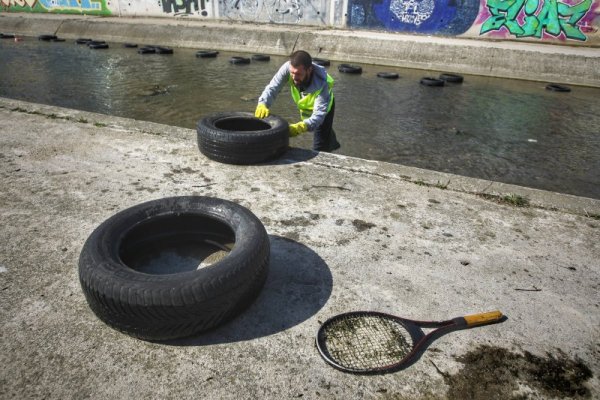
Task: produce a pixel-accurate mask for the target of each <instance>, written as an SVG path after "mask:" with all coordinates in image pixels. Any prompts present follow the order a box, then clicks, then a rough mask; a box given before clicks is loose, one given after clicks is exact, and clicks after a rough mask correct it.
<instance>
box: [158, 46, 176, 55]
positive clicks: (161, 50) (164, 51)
mask: <svg viewBox="0 0 600 400" xmlns="http://www.w3.org/2000/svg"><path fill="white" fill-rule="evenodd" d="M154 51H155V52H156V54H173V49H172V48H170V47H161V46H156V47H155V48H154Z"/></svg>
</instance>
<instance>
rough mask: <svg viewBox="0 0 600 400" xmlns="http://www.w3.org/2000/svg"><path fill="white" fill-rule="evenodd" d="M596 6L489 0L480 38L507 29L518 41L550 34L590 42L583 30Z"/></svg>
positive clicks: (538, 0)
mask: <svg viewBox="0 0 600 400" xmlns="http://www.w3.org/2000/svg"><path fill="white" fill-rule="evenodd" d="M592 5H593V1H592V0H582V1H581V2H579V3H577V4H568V3H566V2H561V1H558V0H487V3H486V7H487V9H488V10H489V15H488V16H487V18H486V19H485V21H484V22H483V24H482V25H481V31H480V34H481V35H483V34H486V33H488V32H492V31H499V30H501V29H505V31H507V32H508V33H509V34H510V35H513V36H515V37H517V38H521V37H535V38H542V37H543V35H544V34H547V35H551V36H553V37H555V38H558V37H564V38H566V39H572V40H587V37H586V35H585V33H584V32H583V31H582V28H584V29H585V27H587V26H588V24H587V21H583V19H584V17H585V15H586V14H590V16H591V15H592V14H593V13H591V12H590V11H591V9H592ZM582 23H583V24H582ZM580 24H581V25H580Z"/></svg>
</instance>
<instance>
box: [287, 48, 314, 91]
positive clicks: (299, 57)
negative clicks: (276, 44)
mask: <svg viewBox="0 0 600 400" xmlns="http://www.w3.org/2000/svg"><path fill="white" fill-rule="evenodd" d="M312 71H313V66H312V57H311V56H310V54H308V53H307V52H306V51H304V50H298V51H295V52H293V53H292V55H291V56H290V75H291V76H292V80H293V81H294V84H295V85H296V86H300V85H302V84H304V83H308V81H309V80H310V77H311V74H312Z"/></svg>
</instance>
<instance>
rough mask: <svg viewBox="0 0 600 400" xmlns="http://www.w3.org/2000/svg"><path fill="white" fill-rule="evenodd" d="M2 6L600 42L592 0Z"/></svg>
mask: <svg viewBox="0 0 600 400" xmlns="http://www.w3.org/2000/svg"><path fill="white" fill-rule="evenodd" d="M0 5H1V6H2V9H3V10H4V11H8V12H36V13H58V14H78V15H103V16H118V17H167V18H170V19H175V18H177V19H179V17H186V19H195V20H200V21H238V22H241V21H244V22H253V23H263V24H264V23H268V24H280V25H286V26H287V25H290V26H293V25H298V26H313V27H314V26H317V27H334V28H352V29H358V30H377V31H387V32H404V33H416V34H424V35H436V36H444V37H467V38H472V39H501V40H510V41H529V42H535V43H539V42H549V43H561V44H568V45H584V46H599V45H600V32H599V29H598V28H599V27H600V0H562V1H558V0H537V1H535V0H534V1H528V2H525V1H521V2H510V1H508V0H462V1H460V2H456V1H454V0H452V1H451V0H288V1H279V0H265V1H256V0H220V1H216V0H158V1H150V0H141V1H136V2H132V1H130V0H0Z"/></svg>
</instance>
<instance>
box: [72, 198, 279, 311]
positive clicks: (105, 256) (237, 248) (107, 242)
mask: <svg viewBox="0 0 600 400" xmlns="http://www.w3.org/2000/svg"><path fill="white" fill-rule="evenodd" d="M181 213H184V214H194V215H199V216H205V217H210V218H213V219H215V220H218V221H220V222H222V223H223V224H226V225H228V226H229V227H230V228H231V230H232V231H233V232H234V234H235V245H234V248H233V249H232V251H231V252H230V253H229V254H228V255H227V257H225V258H223V259H222V260H221V261H218V262H216V263H214V264H212V265H210V266H208V267H205V268H201V269H198V270H195V271H188V272H182V273H176V274H168V275H150V274H146V273H142V272H139V271H136V270H134V269H132V268H129V267H128V266H127V265H125V264H124V263H123V262H122V260H121V258H120V256H119V250H120V246H121V243H122V240H123V239H124V237H125V236H126V235H127V233H128V232H129V231H130V230H131V229H133V228H134V227H135V226H137V225H138V224H140V223H142V222H146V221H148V220H149V219H151V218H156V217H160V216H168V215H176V214H181ZM257 236H258V238H257ZM265 238H266V240H267V243H268V238H267V234H266V231H265V229H264V226H263V225H262V224H261V222H260V221H259V220H258V218H257V217H256V216H255V215H254V214H252V213H251V212H250V211H249V210H247V209H246V208H244V207H242V206H240V205H238V204H236V203H232V202H229V201H227V200H221V199H215V198H210V197H196V196H185V197H171V198H165V199H160V200H154V201H149V202H146V203H142V204H139V205H137V206H134V207H131V208H128V209H126V210H123V211H121V212H119V213H117V214H115V215H113V216H112V217H110V218H108V219H107V220H106V221H104V222H103V223H102V224H101V225H99V226H98V228H96V229H95V230H94V232H93V233H92V234H91V235H90V237H89V238H88V239H87V241H86V242H85V244H84V246H83V249H82V251H81V256H80V260H79V272H80V280H82V284H84V282H83V280H84V279H85V278H84V277H85V276H91V277H92V278H91V280H95V281H101V280H102V279H106V277H110V279H111V280H112V281H113V283H116V284H117V285H118V286H121V287H125V288H131V289H136V290H139V289H140V286H146V285H150V286H151V287H148V290H154V291H165V290H166V291H169V290H171V289H172V288H173V287H174V286H176V287H178V288H180V290H182V291H185V290H187V289H189V290H192V288H193V287H196V286H197V285H199V284H200V285H201V284H202V281H208V280H213V279H215V277H216V276H217V275H220V276H227V277H228V279H223V280H222V284H221V287H219V288H212V289H211V288H208V289H207V290H205V291H203V294H204V296H205V297H206V298H207V299H210V298H212V297H215V296H218V295H220V294H221V292H222V291H229V290H233V289H234V288H236V287H238V286H240V285H243V284H244V280H245V279H246V278H245V275H244V274H243V273H242V274H240V273H238V270H239V269H240V265H250V264H248V263H246V260H247V259H248V258H251V257H253V256H254V255H255V254H256V249H254V248H253V246H254V245H255V244H256V243H257V239H259V241H264V240H265ZM214 289H218V290H214ZM213 291H214V293H213ZM217 292H218V293H217Z"/></svg>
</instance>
